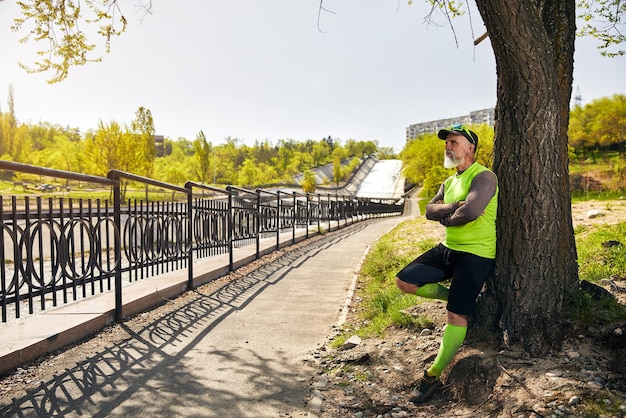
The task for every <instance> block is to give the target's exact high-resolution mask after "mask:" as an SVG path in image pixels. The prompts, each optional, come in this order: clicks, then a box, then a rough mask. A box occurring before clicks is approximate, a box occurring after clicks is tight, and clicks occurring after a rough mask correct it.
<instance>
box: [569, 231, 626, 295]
mask: <svg viewBox="0 0 626 418" xmlns="http://www.w3.org/2000/svg"><path fill="white" fill-rule="evenodd" d="M575 232H576V249H577V251H578V263H579V270H578V272H579V276H580V279H581V280H587V281H590V282H592V283H598V282H599V281H600V280H603V279H611V278H623V277H625V276H626V222H622V223H620V224H617V225H601V226H599V227H597V228H594V229H593V230H591V231H590V230H588V229H587V228H580V229H577V230H576V231H575Z"/></svg>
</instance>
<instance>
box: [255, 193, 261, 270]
mask: <svg viewBox="0 0 626 418" xmlns="http://www.w3.org/2000/svg"><path fill="white" fill-rule="evenodd" d="M254 220H255V224H256V231H255V232H256V255H255V256H254V258H255V259H256V260H258V259H259V254H260V252H261V190H260V189H257V190H256V211H255V214H254Z"/></svg>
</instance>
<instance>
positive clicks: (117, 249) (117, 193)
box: [110, 173, 123, 322]
mask: <svg viewBox="0 0 626 418" xmlns="http://www.w3.org/2000/svg"><path fill="white" fill-rule="evenodd" d="M110 174H111V176H110V177H114V179H115V180H117V184H116V185H114V186H113V223H114V224H115V228H117V230H118V231H119V233H118V234H117V235H116V236H115V241H114V245H113V249H114V250H113V251H114V253H115V260H117V265H116V268H115V320H116V321H117V322H119V321H121V320H122V318H123V312H122V242H121V241H122V192H121V187H120V182H119V177H118V176H116V175H115V174H113V173H110ZM112 179H113V178H112Z"/></svg>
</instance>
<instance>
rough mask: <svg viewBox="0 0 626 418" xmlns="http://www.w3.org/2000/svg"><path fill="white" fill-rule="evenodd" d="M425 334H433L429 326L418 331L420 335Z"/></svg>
mask: <svg viewBox="0 0 626 418" xmlns="http://www.w3.org/2000/svg"><path fill="white" fill-rule="evenodd" d="M427 335H433V331H432V330H431V329H430V328H424V329H423V330H422V332H420V337H425V336H427Z"/></svg>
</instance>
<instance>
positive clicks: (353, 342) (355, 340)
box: [341, 335, 361, 350]
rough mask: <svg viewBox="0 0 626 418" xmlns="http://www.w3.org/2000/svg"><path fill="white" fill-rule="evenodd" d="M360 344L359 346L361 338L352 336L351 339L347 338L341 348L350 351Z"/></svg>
mask: <svg viewBox="0 0 626 418" xmlns="http://www.w3.org/2000/svg"><path fill="white" fill-rule="evenodd" d="M360 344H361V337H359V336H358V335H353V336H352V337H350V338H348V340H347V341H346V342H345V343H343V345H342V346H341V348H342V349H344V350H350V349H353V348H354V347H356V346H358V345H360Z"/></svg>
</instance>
